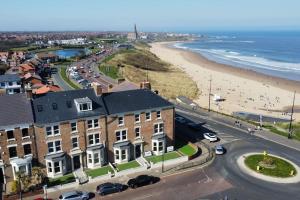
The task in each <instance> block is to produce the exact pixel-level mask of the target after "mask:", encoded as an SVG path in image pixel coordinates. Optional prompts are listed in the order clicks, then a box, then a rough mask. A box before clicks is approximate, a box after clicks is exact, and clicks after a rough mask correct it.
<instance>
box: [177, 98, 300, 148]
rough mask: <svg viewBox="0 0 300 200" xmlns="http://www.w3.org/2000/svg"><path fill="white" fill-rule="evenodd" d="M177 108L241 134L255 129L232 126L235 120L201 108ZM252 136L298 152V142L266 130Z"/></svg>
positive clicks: (299, 146) (180, 106) (244, 123)
mask: <svg viewBox="0 0 300 200" xmlns="http://www.w3.org/2000/svg"><path fill="white" fill-rule="evenodd" d="M178 108H182V110H183V112H187V111H188V112H189V114H191V115H194V116H197V117H200V118H202V119H205V120H210V121H213V122H216V123H219V124H222V125H224V126H227V127H230V128H234V129H237V130H240V131H241V132H245V133H247V134H249V133H248V131H247V128H251V129H252V130H254V129H255V126H254V125H252V124H249V123H247V122H245V121H243V122H242V127H237V126H234V122H235V121H236V119H235V118H233V117H230V116H225V115H222V114H218V113H215V112H207V111H206V110H203V109H201V108H198V109H191V108H189V107H187V106H183V105H181V104H180V105H179V106H178ZM180 110H181V109H180ZM254 135H255V136H257V137H260V138H263V139H265V140H269V141H272V142H275V143H277V144H281V145H283V146H286V147H289V148H292V149H295V150H297V151H300V142H299V141H297V140H291V139H288V138H287V137H284V136H281V135H278V134H276V133H272V132H270V131H268V130H267V129H263V130H256V131H255V132H254Z"/></svg>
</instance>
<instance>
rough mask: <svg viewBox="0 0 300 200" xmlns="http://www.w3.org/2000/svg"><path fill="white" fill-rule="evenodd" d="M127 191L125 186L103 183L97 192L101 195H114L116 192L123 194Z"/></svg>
mask: <svg viewBox="0 0 300 200" xmlns="http://www.w3.org/2000/svg"><path fill="white" fill-rule="evenodd" d="M123 190H125V185H122V184H120V183H103V184H101V185H98V186H97V188H96V191H97V193H98V194H100V195H102V196H103V195H106V194H112V193H116V192H122V191H123Z"/></svg>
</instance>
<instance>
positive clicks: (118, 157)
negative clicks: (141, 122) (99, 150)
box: [114, 148, 129, 163]
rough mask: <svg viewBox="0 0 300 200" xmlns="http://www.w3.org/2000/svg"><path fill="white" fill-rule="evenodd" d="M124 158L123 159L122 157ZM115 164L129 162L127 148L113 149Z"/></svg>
mask: <svg viewBox="0 0 300 200" xmlns="http://www.w3.org/2000/svg"><path fill="white" fill-rule="evenodd" d="M123 156H125V157H123ZM114 159H115V163H121V162H126V161H128V160H129V149H128V148H115V149H114Z"/></svg>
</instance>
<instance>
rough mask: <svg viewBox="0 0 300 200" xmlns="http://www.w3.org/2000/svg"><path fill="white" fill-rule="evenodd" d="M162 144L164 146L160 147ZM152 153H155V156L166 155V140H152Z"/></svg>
mask: <svg viewBox="0 0 300 200" xmlns="http://www.w3.org/2000/svg"><path fill="white" fill-rule="evenodd" d="M160 144H162V145H161V146H160ZM155 148H156V149H155ZM152 151H153V152H154V154H155V155H159V154H162V153H164V152H165V140H152Z"/></svg>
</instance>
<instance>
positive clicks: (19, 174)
mask: <svg viewBox="0 0 300 200" xmlns="http://www.w3.org/2000/svg"><path fill="white" fill-rule="evenodd" d="M18 179H19V190H20V194H19V196H20V200H22V199H23V198H22V184H21V173H18Z"/></svg>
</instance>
